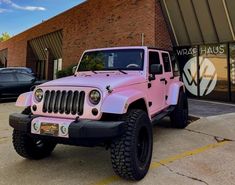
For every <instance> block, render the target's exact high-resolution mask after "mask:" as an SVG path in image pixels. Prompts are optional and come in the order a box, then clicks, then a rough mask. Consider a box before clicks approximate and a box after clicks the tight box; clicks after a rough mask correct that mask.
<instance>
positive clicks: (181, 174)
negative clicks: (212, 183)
mask: <svg viewBox="0 0 235 185" xmlns="http://www.w3.org/2000/svg"><path fill="white" fill-rule="evenodd" d="M159 163H160V162H159ZM160 164H161V166H164V167H165V168H167V169H168V170H169V171H170V172H172V173H174V174H176V175H179V176H182V177H186V178H188V179H191V180H194V181H198V182H201V183H204V184H206V185H209V184H208V183H207V182H206V181H204V180H202V179H199V178H196V177H192V176H189V175H185V174H183V173H180V172H177V171H175V170H173V169H172V168H170V167H169V166H167V165H165V164H162V163H160Z"/></svg>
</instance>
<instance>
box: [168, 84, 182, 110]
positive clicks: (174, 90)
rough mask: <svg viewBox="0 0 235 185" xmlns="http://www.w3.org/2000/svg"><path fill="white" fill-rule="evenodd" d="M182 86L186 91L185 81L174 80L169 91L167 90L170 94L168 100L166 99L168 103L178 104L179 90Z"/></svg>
mask: <svg viewBox="0 0 235 185" xmlns="http://www.w3.org/2000/svg"><path fill="white" fill-rule="evenodd" d="M181 87H183V89H184V91H185V88H184V84H183V82H173V83H172V84H171V85H170V87H169V89H168V92H167V96H168V98H167V101H166V103H167V105H177V103H178V97H179V91H180V88H181Z"/></svg>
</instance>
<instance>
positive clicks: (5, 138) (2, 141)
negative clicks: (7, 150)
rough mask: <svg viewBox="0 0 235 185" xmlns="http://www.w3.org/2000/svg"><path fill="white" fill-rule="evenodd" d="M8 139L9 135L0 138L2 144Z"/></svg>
mask: <svg viewBox="0 0 235 185" xmlns="http://www.w3.org/2000/svg"><path fill="white" fill-rule="evenodd" d="M8 140H9V138H8V137H1V138H0V144H2V143H5V142H6V141H8Z"/></svg>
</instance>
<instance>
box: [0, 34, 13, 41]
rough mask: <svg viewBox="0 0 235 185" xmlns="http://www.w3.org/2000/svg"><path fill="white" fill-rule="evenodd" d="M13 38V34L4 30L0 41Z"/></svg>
mask: <svg viewBox="0 0 235 185" xmlns="http://www.w3.org/2000/svg"><path fill="white" fill-rule="evenodd" d="M10 38H11V35H10V34H9V33H7V32H4V33H2V34H1V35H0V42H3V41H6V40H8V39H10Z"/></svg>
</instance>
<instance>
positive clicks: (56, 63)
mask: <svg viewBox="0 0 235 185" xmlns="http://www.w3.org/2000/svg"><path fill="white" fill-rule="evenodd" d="M61 70H62V58H60V59H58V60H54V70H53V79H56V74H57V72H58V71H61Z"/></svg>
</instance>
